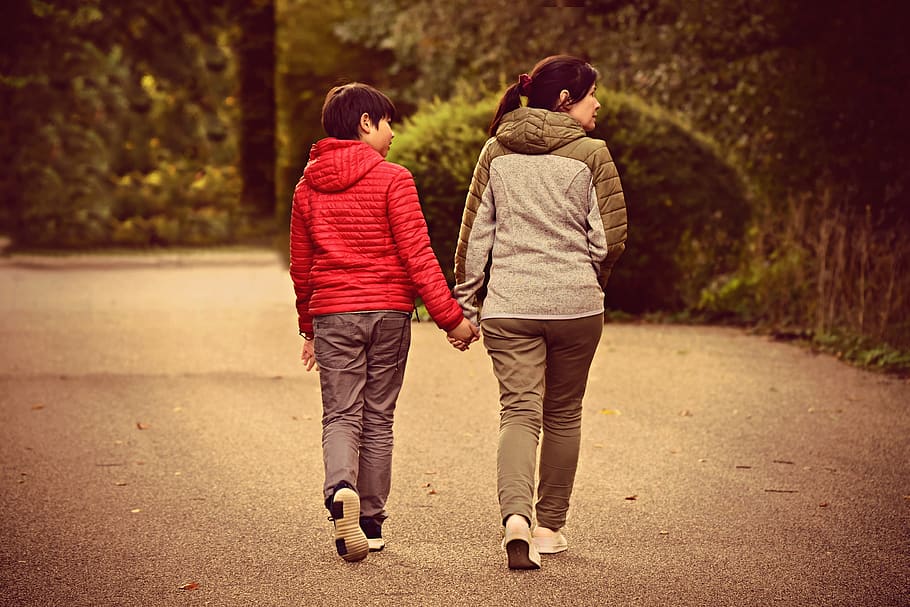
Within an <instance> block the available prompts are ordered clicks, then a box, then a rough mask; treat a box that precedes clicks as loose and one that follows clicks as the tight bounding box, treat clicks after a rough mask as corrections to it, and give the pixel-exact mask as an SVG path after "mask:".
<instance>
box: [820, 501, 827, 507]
mask: <svg viewBox="0 0 910 607" xmlns="http://www.w3.org/2000/svg"><path fill="white" fill-rule="evenodd" d="M818 507H819V508H827V507H828V502H822V503H820V504H819V505H818Z"/></svg>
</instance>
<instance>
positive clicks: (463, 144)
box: [0, 0, 910, 368]
mask: <svg viewBox="0 0 910 607" xmlns="http://www.w3.org/2000/svg"><path fill="white" fill-rule="evenodd" d="M900 6H901V3H899V2H896V1H886V0H863V1H860V0H831V1H830V2H826V3H824V4H821V3H810V2H791V1H789V0H587V1H584V2H549V3H543V2H526V3H518V2H511V1H508V2H507V1H506V0H487V1H483V2H477V1H476V0H448V1H445V2H443V1H438V0H408V1H405V0H331V1H328V2H326V1H325V0H322V1H316V0H247V1H242V0H221V1H213V2H203V1H201V0H146V1H144V2H141V3H140V2H135V1H132V0H80V1H77V0H48V1H41V0H7V1H6V2H5V3H4V18H3V20H2V21H0V111H2V116H3V121H2V123H0V200H2V204H0V233H5V234H7V235H8V236H9V237H10V238H11V239H12V242H13V250H35V249H54V250H58V249H87V248H88V249H97V248H102V247H118V248H122V247H133V248H149V247H170V246H207V245H223V244H237V243H241V244H249V243H256V244H274V243H275V242H277V243H279V244H278V245H277V246H279V247H283V248H284V247H286V231H287V223H288V216H289V205H290V199H291V192H292V190H293V186H294V184H295V183H296V181H297V179H298V178H299V176H300V173H301V171H302V169H303V166H304V165H305V163H306V158H307V153H308V151H309V148H310V146H311V145H312V143H314V142H315V141H316V140H318V139H319V138H320V137H322V136H323V133H322V131H321V127H320V124H319V114H320V109H321V105H322V101H323V98H324V95H325V91H326V90H327V89H328V88H329V87H330V86H332V85H334V84H337V83H340V82H345V81H351V80H360V81H364V82H368V83H371V84H373V85H375V86H378V87H379V88H381V89H382V90H384V91H385V92H386V93H387V94H389V96H390V97H391V98H392V99H393V100H394V101H395V103H396V105H397V106H398V109H399V111H400V113H401V114H402V117H403V121H401V122H399V123H398V124H396V125H395V127H396V134H397V137H396V139H395V143H394V145H393V147H392V153H391V155H390V160H393V161H395V162H400V163H402V164H404V165H405V166H407V167H408V168H409V169H410V170H411V171H412V172H413V173H414V175H415V178H416V181H417V185H418V188H419V190H420V193H421V197H422V202H423V204H424V211H425V214H426V217H427V220H428V224H429V226H430V230H431V237H432V240H433V245H434V248H435V250H436V252H437V254H438V256H439V258H440V262H441V264H442V266H443V268H444V269H445V270H446V271H447V272H449V276H451V266H452V256H453V248H454V239H455V237H456V234H457V228H458V222H459V220H460V215H461V207H462V204H463V201H464V194H465V191H466V188H467V184H468V182H469V180H470V176H471V171H472V169H473V165H474V162H475V160H476V157H477V154H478V152H479V150H480V147H481V146H482V144H483V141H484V140H485V137H486V135H485V129H486V125H487V124H488V123H489V120H490V118H491V116H492V113H493V110H494V109H495V105H496V102H497V100H498V97H499V95H500V94H501V92H502V90H503V89H504V88H505V86H506V85H507V84H509V83H511V82H513V81H514V80H515V79H516V77H517V75H518V74H519V73H521V72H527V71H530V69H531V68H532V67H533V64H534V63H535V62H536V61H537V60H538V59H540V58H542V57H544V56H547V55H550V54H554V53H560V52H565V53H571V54H575V55H579V56H583V57H585V58H586V59H588V60H589V61H590V62H591V63H592V64H594V65H595V66H596V67H597V68H598V69H599V71H600V73H601V80H600V83H599V96H600V99H601V102H602V103H603V109H602V110H601V113H600V117H599V119H598V128H597V131H596V132H595V133H594V136H596V137H600V138H603V139H605V140H606V141H607V142H608V145H609V146H610V149H611V151H612V152H613V154H614V157H615V159H616V161H617V164H618V166H619V169H620V172H621V175H622V177H623V182H624V186H625V189H626V193H627V202H628V206H629V218H630V236H629V243H628V248H627V252H626V253H625V255H624V256H623V258H622V260H621V261H620V263H619V265H618V266H617V269H616V272H615V274H614V278H613V280H612V282H611V285H610V287H609V291H608V293H607V302H608V305H609V306H610V308H611V309H612V310H614V311H615V312H616V313H617V314H631V315H648V314H651V315H660V316H662V317H671V318H682V319H693V320H696V319H697V320H709V321H713V322H719V321H724V322H727V321H729V322H739V323H747V324H750V325H753V326H760V327H765V328H769V329H771V330H773V331H775V332H776V333H777V334H778V335H781V336H790V337H797V338H805V339H808V340H810V341H812V342H813V343H814V344H815V345H817V346H819V347H823V348H828V349H832V350H834V351H837V352H839V353H840V354H841V355H843V356H844V357H847V358H851V359H854V360H858V361H859V362H862V363H864V364H867V365H872V366H882V367H890V368H894V367H901V366H902V365H903V366H904V367H905V368H910V357H908V356H907V354H906V353H907V351H908V350H910V272H908V269H910V268H908V264H910V239H908V238H907V236H908V235H910V232H908V225H910V201H908V199H910V189H908V188H910V153H908V152H910V112H908V111H907V107H908V103H910V45H908V44H907V42H906V41H905V37H904V32H903V30H902V27H903V26H902V22H901V19H900V18H899V15H900V14H901V13H900V10H899V9H900Z"/></svg>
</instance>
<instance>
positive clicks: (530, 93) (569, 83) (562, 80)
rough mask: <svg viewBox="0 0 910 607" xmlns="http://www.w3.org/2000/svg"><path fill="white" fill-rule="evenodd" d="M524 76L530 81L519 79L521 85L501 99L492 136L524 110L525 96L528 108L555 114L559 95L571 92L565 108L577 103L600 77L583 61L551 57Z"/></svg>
mask: <svg viewBox="0 0 910 607" xmlns="http://www.w3.org/2000/svg"><path fill="white" fill-rule="evenodd" d="M522 76H525V77H527V80H522V79H521V78H519V82H516V83H515V84H513V85H511V86H510V87H509V88H507V89H506V92H505V94H503V96H502V99H500V101H499V107H497V108H496V114H495V115H494V116H493V121H492V122H491V123H490V135H495V134H496V129H497V128H499V123H500V122H502V118H503V116H505V115H506V114H507V113H509V112H511V111H512V110H517V109H518V108H519V107H521V96H522V95H524V96H525V97H527V98H528V107H536V108H543V109H545V110H554V111H555V110H558V109H559V108H558V107H557V106H558V105H559V93H560V91H562V90H563V89H565V90H567V91H569V98H568V99H567V100H566V103H565V104H564V105H571V104H573V103H577V102H578V101H581V99H582V98H583V97H584V96H585V95H587V94H588V91H589V90H590V89H591V85H592V84H594V82H595V81H596V80H597V76H598V74H597V70H596V69H594V68H593V67H591V65H590V64H589V63H588V62H587V61H584V60H583V59H579V58H578V57H572V56H571V55H552V56H550V57H547V58H546V59H542V60H541V61H539V62H538V63H537V65H535V66H534V69H533V70H531V74H530V77H528V75H527V74H522Z"/></svg>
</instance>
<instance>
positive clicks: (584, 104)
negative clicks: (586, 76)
mask: <svg viewBox="0 0 910 607" xmlns="http://www.w3.org/2000/svg"><path fill="white" fill-rule="evenodd" d="M596 90H597V85H596V84H592V85H591V88H590V89H588V93H587V94H586V95H585V96H584V97H582V98H581V99H579V100H578V101H576V102H575V103H573V104H572V105H570V106H568V107H567V108H566V109H565V112H566V113H567V114H569V116H571V117H572V118H574V119H575V120H577V121H578V122H579V124H581V126H582V128H583V129H584V130H586V131H593V130H594V127H595V126H596V121H595V119H596V118H597V110H599V109H600V102H599V101H598V100H597V97H595V96H594V91H596Z"/></svg>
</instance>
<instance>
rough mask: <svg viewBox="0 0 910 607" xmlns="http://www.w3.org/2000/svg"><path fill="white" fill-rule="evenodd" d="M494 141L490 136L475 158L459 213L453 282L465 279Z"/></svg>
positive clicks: (488, 177) (460, 281)
mask: <svg viewBox="0 0 910 607" xmlns="http://www.w3.org/2000/svg"><path fill="white" fill-rule="evenodd" d="M494 141H496V139H494V138H490V139H488V140H487V142H486V144H484V146H483V149H482V150H481V151H480V157H479V158H478V159H477V165H476V166H475V167H474V174H473V176H472V177H471V185H470V186H468V196H467V199H466V200H465V203H464V212H463V213H462V215H461V228H460V229H459V231H458V244H457V245H456V247H455V284H461V283H463V282H464V281H465V260H466V257H467V250H468V240H470V238H471V230H472V229H473V227H474V218H475V217H476V216H477V209H478V208H480V201H481V200H480V199H481V196H482V195H483V192H484V190H486V188H487V182H489V181H490V160H491V158H490V148H491V147H492V145H493V142H494Z"/></svg>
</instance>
